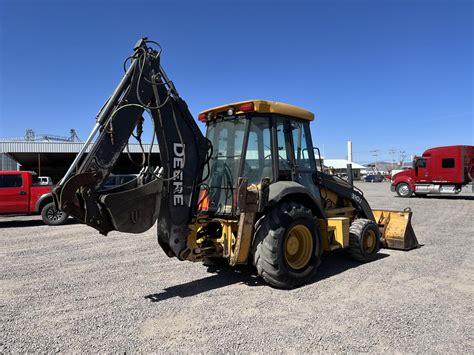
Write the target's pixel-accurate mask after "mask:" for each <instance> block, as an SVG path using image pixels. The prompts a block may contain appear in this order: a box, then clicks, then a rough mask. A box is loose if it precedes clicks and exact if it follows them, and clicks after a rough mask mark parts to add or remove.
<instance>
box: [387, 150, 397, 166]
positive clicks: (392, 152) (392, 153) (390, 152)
mask: <svg viewBox="0 0 474 355" xmlns="http://www.w3.org/2000/svg"><path fill="white" fill-rule="evenodd" d="M388 152H389V154H390V155H391V157H392V170H393V166H394V165H395V152H396V151H395V148H392V149H390V150H389V151H388Z"/></svg>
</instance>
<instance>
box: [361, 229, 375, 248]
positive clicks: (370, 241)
mask: <svg viewBox="0 0 474 355" xmlns="http://www.w3.org/2000/svg"><path fill="white" fill-rule="evenodd" d="M376 238H377V236H376V235H375V232H374V231H373V230H368V231H367V232H366V233H365V235H364V242H363V244H364V250H365V252H366V253H368V254H371V253H373V252H374V250H375V246H376V244H377V243H376Z"/></svg>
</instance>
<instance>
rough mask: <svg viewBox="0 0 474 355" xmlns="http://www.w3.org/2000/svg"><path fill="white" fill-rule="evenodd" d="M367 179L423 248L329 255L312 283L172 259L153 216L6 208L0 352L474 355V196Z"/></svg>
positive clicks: (375, 197) (0, 225) (372, 195)
mask: <svg viewBox="0 0 474 355" xmlns="http://www.w3.org/2000/svg"><path fill="white" fill-rule="evenodd" d="M358 186H359V187H361V188H362V189H363V190H364V191H365V194H366V196H367V198H368V200H369V202H370V203H371V206H372V207H373V208H377V207H378V208H389V209H402V208H404V207H406V206H410V207H411V208H412V209H413V211H414V218H413V227H414V230H415V233H416V234H417V237H418V240H419V242H420V243H422V244H423V247H421V248H420V249H416V250H413V251H410V252H402V251H393V250H387V249H383V250H382V251H381V254H380V258H379V259H378V260H376V261H374V262H372V263H369V264H359V263H356V262H352V261H349V260H348V259H346V257H345V256H344V255H343V254H342V253H335V254H327V255H325V256H324V259H323V263H322V265H321V267H320V270H319V276H318V279H317V280H316V282H314V283H312V284H310V285H307V286H305V287H302V288H299V289H296V290H292V291H281V290H276V289H273V288H271V287H268V286H266V285H265V284H263V283H262V282H261V281H260V280H259V279H258V278H257V277H256V276H255V275H252V274H250V272H251V269H249V268H240V269H231V268H222V269H221V270H217V269H214V270H208V269H207V268H206V267H205V266H203V265H201V264H198V263H189V262H179V261H177V260H176V259H169V258H167V257H166V256H165V255H164V253H163V252H162V251H161V250H160V249H159V247H158V245H157V243H156V235H155V234H156V229H155V228H152V229H151V230H150V231H148V232H146V233H143V234H141V235H126V234H121V233H118V232H116V233H111V234H110V235H109V236H108V237H103V236H101V235H99V234H98V232H96V231H95V230H93V229H92V228H89V227H86V226H83V225H81V224H76V223H73V222H72V221H71V223H69V224H67V225H65V226H61V227H48V226H45V225H43V224H42V222H41V221H40V220H39V218H37V217H15V218H2V219H0V235H1V241H2V248H1V258H2V267H1V276H2V286H1V304H0V306H1V308H0V309H1V340H0V342H1V344H0V351H1V352H2V353H5V352H6V353H10V352H13V353H18V352H27V351H28V352H35V353H37V352H48V353H51V352H98V351H101V352H104V351H107V352H131V351H141V352H148V351H162V352H177V351H179V352H194V353H195V352H206V353H207V352H237V351H239V352H241V351H242V352H266V353H268V352H277V351H278V352H292V353H296V352H315V351H328V352H391V353H392V352H410V353H413V352H430V353H446V352H448V353H472V351H473V350H472V349H473V348H474V341H473V334H474V332H473V329H474V317H473V315H474V312H473V299H474V282H473V275H474V262H473V251H472V250H473V246H472V245H473V236H474V219H473V215H474V194H473V193H463V194H462V195H460V196H446V197H444V196H443V197H428V198H412V199H409V200H407V199H401V198H398V197H395V196H394V194H393V193H391V192H390V191H389V184H388V183H373V184H371V183H360V184H359V185H358Z"/></svg>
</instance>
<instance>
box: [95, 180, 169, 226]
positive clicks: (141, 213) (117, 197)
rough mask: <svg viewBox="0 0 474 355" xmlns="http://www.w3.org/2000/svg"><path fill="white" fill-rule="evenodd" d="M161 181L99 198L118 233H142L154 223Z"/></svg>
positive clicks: (159, 204)
mask: <svg viewBox="0 0 474 355" xmlns="http://www.w3.org/2000/svg"><path fill="white" fill-rule="evenodd" d="M162 190H163V180H161V179H155V180H153V181H151V182H148V183H146V184H144V185H141V186H138V187H135V188H132V189H128V190H125V191H119V192H114V193H107V194H103V195H102V196H100V200H101V202H102V203H103V204H104V205H105V207H106V209H107V211H108V212H109V215H110V219H111V221H112V224H113V227H114V229H115V230H117V231H119V232H125V233H143V232H145V231H147V230H148V229H150V228H151V227H152V226H153V225H154V224H155V222H156V220H157V218H158V214H159V213H160V206H161V193H162Z"/></svg>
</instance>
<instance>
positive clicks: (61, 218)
mask: <svg viewBox="0 0 474 355" xmlns="http://www.w3.org/2000/svg"><path fill="white" fill-rule="evenodd" d="M68 217H69V215H68V214H67V213H65V212H62V211H60V210H58V209H56V206H55V205H54V202H50V203H48V204H47V205H46V206H44V207H43V209H42V210H41V218H42V219H43V222H44V223H45V224H47V225H49V226H59V225H61V224H64V223H65V222H66V221H67V219H68Z"/></svg>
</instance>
